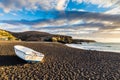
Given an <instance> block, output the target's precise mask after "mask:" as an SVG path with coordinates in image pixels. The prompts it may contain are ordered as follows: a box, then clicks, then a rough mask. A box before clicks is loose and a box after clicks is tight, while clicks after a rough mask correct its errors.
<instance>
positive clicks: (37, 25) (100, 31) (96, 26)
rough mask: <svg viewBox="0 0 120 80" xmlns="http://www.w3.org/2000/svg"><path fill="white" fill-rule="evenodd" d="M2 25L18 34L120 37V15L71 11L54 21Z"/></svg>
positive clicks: (21, 21) (42, 20)
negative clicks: (33, 31)
mask: <svg viewBox="0 0 120 80" xmlns="http://www.w3.org/2000/svg"><path fill="white" fill-rule="evenodd" d="M0 24H1V27H2V29H5V30H10V31H17V32H19V31H26V30H36V31H44V32H49V33H53V34H62V35H69V36H72V37H74V38H86V39H87V38H89V39H97V40H99V38H107V37H108V38H109V37H111V36H112V37H114V38H117V37H120V26H119V25H120V16H119V15H108V14H100V13H90V12H75V11H72V12H71V11H70V12H60V13H59V14H58V16H57V17H56V18H53V19H37V20H2V21H0ZM101 40H103V39H101Z"/></svg>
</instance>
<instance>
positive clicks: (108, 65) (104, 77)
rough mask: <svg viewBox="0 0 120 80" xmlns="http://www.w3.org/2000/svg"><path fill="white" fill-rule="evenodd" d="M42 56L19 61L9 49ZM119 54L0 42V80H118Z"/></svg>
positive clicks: (41, 44) (119, 71)
mask: <svg viewBox="0 0 120 80" xmlns="http://www.w3.org/2000/svg"><path fill="white" fill-rule="evenodd" d="M16 44H20V45H24V46H27V47H30V48H33V49H34V50H37V51H39V52H42V53H44V54H45V58H44V59H43V61H42V62H38V63H31V64H30V63H27V62H25V61H23V60H21V59H19V58H18V57H17V56H16V55H15V52H14V49H13V46H14V45H16ZM119 79H120V54H119V53H112V52H99V51H87V50H81V49H76V48H70V47H67V46H65V45H63V44H60V43H29V42H0V80H119Z"/></svg>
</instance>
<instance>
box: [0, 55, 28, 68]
mask: <svg viewBox="0 0 120 80" xmlns="http://www.w3.org/2000/svg"><path fill="white" fill-rule="evenodd" d="M25 63H27V62H26V61H24V60H22V59H20V58H19V57H17V56H13V55H0V66H13V65H19V64H25Z"/></svg>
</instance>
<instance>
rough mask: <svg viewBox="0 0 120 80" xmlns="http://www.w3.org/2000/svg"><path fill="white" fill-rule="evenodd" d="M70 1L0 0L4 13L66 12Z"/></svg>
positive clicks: (0, 6)
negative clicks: (24, 10)
mask: <svg viewBox="0 0 120 80" xmlns="http://www.w3.org/2000/svg"><path fill="white" fill-rule="evenodd" d="M68 1H69V0H0V8H2V9H3V11H4V12H6V13H8V12H10V11H18V10H23V9H26V10H52V9H56V10H64V9H65V8H66V6H67V3H68Z"/></svg>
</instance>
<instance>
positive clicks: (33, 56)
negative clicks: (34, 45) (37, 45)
mask: <svg viewBox="0 0 120 80" xmlns="http://www.w3.org/2000/svg"><path fill="white" fill-rule="evenodd" d="M14 49H15V53H16V55H17V56H18V57H19V58H21V59H23V60H25V61H28V62H38V61H42V59H43V58H44V54H42V53H40V52H37V51H35V50H33V49H30V48H28V47H25V46H21V45H15V46H14Z"/></svg>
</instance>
